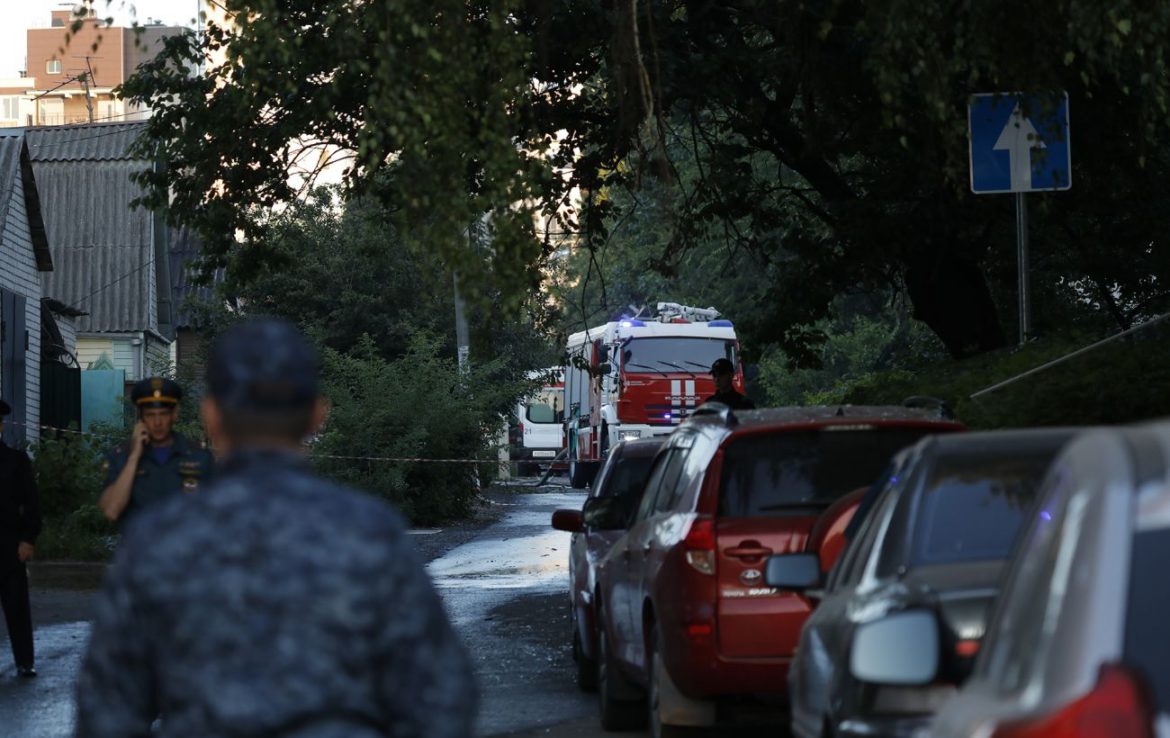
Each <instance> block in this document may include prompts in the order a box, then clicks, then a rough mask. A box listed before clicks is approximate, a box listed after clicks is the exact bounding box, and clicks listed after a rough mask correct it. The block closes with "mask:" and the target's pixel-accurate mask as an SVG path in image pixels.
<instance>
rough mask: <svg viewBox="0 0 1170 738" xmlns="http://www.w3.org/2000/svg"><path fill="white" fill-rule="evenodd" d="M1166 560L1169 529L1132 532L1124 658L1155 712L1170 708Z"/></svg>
mask: <svg viewBox="0 0 1170 738" xmlns="http://www.w3.org/2000/svg"><path fill="white" fill-rule="evenodd" d="M1167 561H1170V529H1166V528H1161V529H1156V530H1144V531H1141V532H1139V533H1137V534H1135V535H1134V537H1133V550H1132V552H1131V553H1130V566H1129V602H1128V603H1127V605H1126V609H1125V610H1126V624H1125V646H1124V650H1123V653H1124V658H1123V660H1124V662H1125V663H1126V665H1128V666H1130V667H1133V668H1135V669H1137V671H1138V672H1139V673H1140V675H1141V677H1142V678H1143V680H1144V681H1145V683H1146V687H1147V691H1148V694H1149V695H1150V698H1151V699H1152V700H1153V702H1154V708H1155V712H1158V713H1165V712H1166V711H1167V710H1168V709H1170V638H1167V637H1166V620H1167V617H1168V616H1170V588H1167V587H1166V580H1165V579H1163V578H1162V575H1163V574H1164V573H1165V572H1164V571H1163V569H1162V567H1164V566H1166V562H1167Z"/></svg>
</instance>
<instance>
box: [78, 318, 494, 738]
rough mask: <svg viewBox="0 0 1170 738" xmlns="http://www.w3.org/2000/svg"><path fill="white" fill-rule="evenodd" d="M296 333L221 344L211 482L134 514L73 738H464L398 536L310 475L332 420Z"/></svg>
mask: <svg viewBox="0 0 1170 738" xmlns="http://www.w3.org/2000/svg"><path fill="white" fill-rule="evenodd" d="M318 367H319V363H318V359H317V357H316V354H315V352H314V351H313V349H312V348H311V347H310V345H309V344H308V342H307V341H306V340H305V339H304V337H303V336H301V335H300V333H299V332H298V331H297V330H296V329H295V328H294V327H293V326H291V325H290V324H288V323H286V322H283V321H276V320H262V321H252V322H248V323H244V324H241V325H238V326H235V327H233V328H231V329H229V330H228V331H226V332H225V333H223V334H222V335H221V336H220V337H219V338H218V339H217V341H216V343H215V345H214V346H213V348H212V351H211V356H210V360H209V362H208V376H207V385H208V394H207V396H206V397H205V398H204V400H203V405H202V413H203V419H204V423H205V425H206V428H207V432H208V434H209V436H210V438H211V440H212V442H213V443H214V445H215V447H216V449H217V451H221V452H222V454H223V461H222V462H221V464H220V465H219V468H218V469H217V472H216V479H215V482H214V483H213V484H212V485H211V486H210V487H209V488H208V489H206V490H205V491H203V492H202V493H201V494H198V495H191V496H186V495H179V496H176V497H173V498H172V499H169V500H166V501H164V502H161V503H159V504H157V505H154V506H152V507H151V508H150V509H148V510H145V511H143V512H142V514H140V515H138V516H137V517H136V519H135V520H133V521H131V523H130V525H129V526H128V529H127V531H126V534H125V535H124V537H123V540H122V544H121V546H120V547H119V550H118V553H117V557H116V558H115V561H114V563H113V565H112V566H111V568H110V572H109V574H108V576H107V578H106V581H105V584H104V588H103V590H102V592H101V594H100V595H99V597H98V602H97V607H96V617H95V620H94V625H93V631H92V634H91V637H90V642H89V649H88V652H87V653H86V656H85V659H84V661H83V665H82V669H81V674H80V677H79V679H78V687H77V733H76V735H77V736H78V737H79V738H105V737H106V736H108V737H109V738H124V736H138V735H148V734H151V724H152V722H153V721H154V720H155V719H156V717H157V718H158V719H159V720H160V726H161V735H169V736H212V735H233V736H238V737H241V738H243V737H245V736H289V737H291V736H293V735H295V736H298V737H301V736H304V737H305V738H309V737H310V736H311V737H312V738H335V737H336V738H343V737H344V738H369V737H372V736H396V737H399V738H411V737H414V736H419V737H421V736H428V737H433V738H464V737H465V736H470V735H471V733H472V728H473V724H474V718H475V707H476V691H477V690H476V686H475V679H474V676H473V669H472V664H471V662H470V659H469V658H468V655H467V653H466V651H465V650H464V649H463V646H462V644H461V643H460V641H459V639H458V637H457V636H456V634H455V632H454V629H453V628H452V627H451V623H450V621H449V620H448V619H447V616H446V614H445V613H444V611H443V605H442V603H441V602H440V600H439V597H438V595H437V593H436V592H435V590H434V588H433V586H432V584H431V581H430V579H429V577H428V576H427V573H426V570H425V569H424V568H423V565H422V562H421V561H420V559H419V557H418V554H417V552H416V551H415V549H414V546H413V544H412V543H411V542H410V541H409V540H408V536H407V535H406V529H405V525H404V523H403V521H402V519H401V518H400V517H399V515H398V514H397V513H396V512H394V511H393V510H392V509H391V508H390V507H389V506H388V505H387V504H385V503H384V502H382V501H380V500H377V499H375V498H373V497H370V496H367V495H364V494H361V493H358V492H356V491H353V490H350V489H347V488H345V487H342V486H341V485H338V484H335V483H332V482H329V481H327V480H324V479H322V478H320V477H317V476H315V475H314V474H313V473H312V471H311V470H310V468H309V463H308V459H307V458H306V451H305V448H306V447H305V445H304V441H305V439H306V438H308V437H310V436H311V435H312V434H313V433H314V432H315V431H317V430H318V429H319V427H320V425H321V423H322V422H323V421H324V418H325V414H326V404H325V401H324V400H323V399H322V398H321V397H320V395H319V389H318V382H319V380H318V372H319V369H318Z"/></svg>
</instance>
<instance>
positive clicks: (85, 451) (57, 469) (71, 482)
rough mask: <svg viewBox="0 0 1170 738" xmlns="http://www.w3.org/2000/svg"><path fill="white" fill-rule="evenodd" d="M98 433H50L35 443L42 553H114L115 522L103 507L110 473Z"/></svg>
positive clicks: (89, 556)
mask: <svg viewBox="0 0 1170 738" xmlns="http://www.w3.org/2000/svg"><path fill="white" fill-rule="evenodd" d="M105 445H106V443H105V439H102V438H97V437H94V436H78V435H72V434H61V435H60V436H56V437H54V436H49V435H46V436H44V437H42V438H41V439H39V440H37V441H36V442H35V443H33V444H32V446H31V448H30V449H29V450H30V452H31V453H32V459H33V475H34V476H35V478H36V481H37V492H38V493H39V500H40V504H41V514H42V517H43V519H44V527H43V530H42V532H41V535H40V537H39V538H38V539H37V557H38V558H40V559H67V560H74V561H91V560H104V559H107V558H109V556H110V553H111V552H112V550H113V544H114V540H115V534H116V531H115V528H114V526H113V525H112V524H111V523H110V522H109V521H107V520H106V518H105V515H103V514H102V512H101V511H100V510H99V509H98V508H97V499H98V495H100V494H101V491H102V485H103V484H104V482H105V477H104V475H103V470H102V460H101V459H102V457H101V450H102V449H104V448H105Z"/></svg>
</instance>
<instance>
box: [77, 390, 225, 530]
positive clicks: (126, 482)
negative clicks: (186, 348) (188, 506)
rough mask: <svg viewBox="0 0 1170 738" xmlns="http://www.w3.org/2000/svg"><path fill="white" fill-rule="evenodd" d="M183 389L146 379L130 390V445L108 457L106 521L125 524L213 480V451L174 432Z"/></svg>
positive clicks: (103, 502)
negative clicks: (133, 414)
mask: <svg viewBox="0 0 1170 738" xmlns="http://www.w3.org/2000/svg"><path fill="white" fill-rule="evenodd" d="M182 399H183V390H182V388H181V387H179V385H178V383H177V382H174V381H173V380H170V379H166V378H164V377H150V378H148V379H143V380H142V381H141V382H138V383H137V384H135V385H134V389H133V390H131V392H130V400H131V401H132V402H133V403H134V405H135V407H137V408H138V422H137V423H135V424H134V431H133V432H132V433H131V437H130V441H129V442H128V443H125V444H123V445H121V446H118V447H117V448H115V449H114V450H112V451H110V452H109V453H108V454H107V455H106V461H105V465H104V466H105V470H106V488H105V489H104V490H103V491H102V496H101V498H100V499H99V500H98V507H100V508H101V510H102V512H103V513H105V515H106V517H107V518H109V519H110V520H116V521H118V522H119V523H122V524H125V522H126V521H127V520H128V519H130V518H131V517H133V516H134V515H135V514H137V513H138V512H139V511H141V510H143V509H145V508H147V507H149V506H151V505H153V504H155V503H157V502H159V501H160V500H165V499H168V498H170V497H172V496H174V495H178V494H181V493H184V492H186V493H191V492H196V491H198V490H199V488H200V487H203V486H206V485H207V484H208V483H209V482H210V481H211V474H212V466H213V460H212V457H211V452H210V451H207V450H206V449H204V448H203V447H202V446H201V445H200V444H198V443H195V442H193V441H189V440H187V439H186V438H184V437H183V435H182V434H181V433H176V432H175V430H174V427H175V423H176V422H177V421H178V419H179V402H180V401H181V400H182Z"/></svg>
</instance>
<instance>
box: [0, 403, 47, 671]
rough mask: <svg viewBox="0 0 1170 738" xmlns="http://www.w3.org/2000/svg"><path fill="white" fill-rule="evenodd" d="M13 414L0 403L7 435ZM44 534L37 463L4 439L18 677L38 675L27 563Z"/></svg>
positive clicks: (1, 509)
mask: <svg viewBox="0 0 1170 738" xmlns="http://www.w3.org/2000/svg"><path fill="white" fill-rule="evenodd" d="M11 412H12V408H11V407H10V406H9V404H8V403H7V402H5V401H4V400H0V432H3V431H4V416H5V415H8V414H9V413H11ZM40 532H41V508H40V506H39V505H38V504H37V484H36V481H35V480H34V479H33V472H32V463H31V462H30V461H29V459H28V454H26V453H25V452H23V451H20V450H18V449H15V448H9V446H8V445H7V444H5V443H4V441H3V439H0V607H3V609H4V620H5V623H6V624H7V625H8V640H9V641H11V642H12V656H13V658H14V659H15V660H16V673H18V674H20V676H22V677H35V676H36V675H37V671H36V669H35V668H34V658H33V627H32V610H31V608H30V607H29V601H28V572H27V570H26V569H25V563H26V562H28V561H29V560H30V559H32V557H33V552H34V546H35V545H36V542H37V535H38V534H40Z"/></svg>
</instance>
